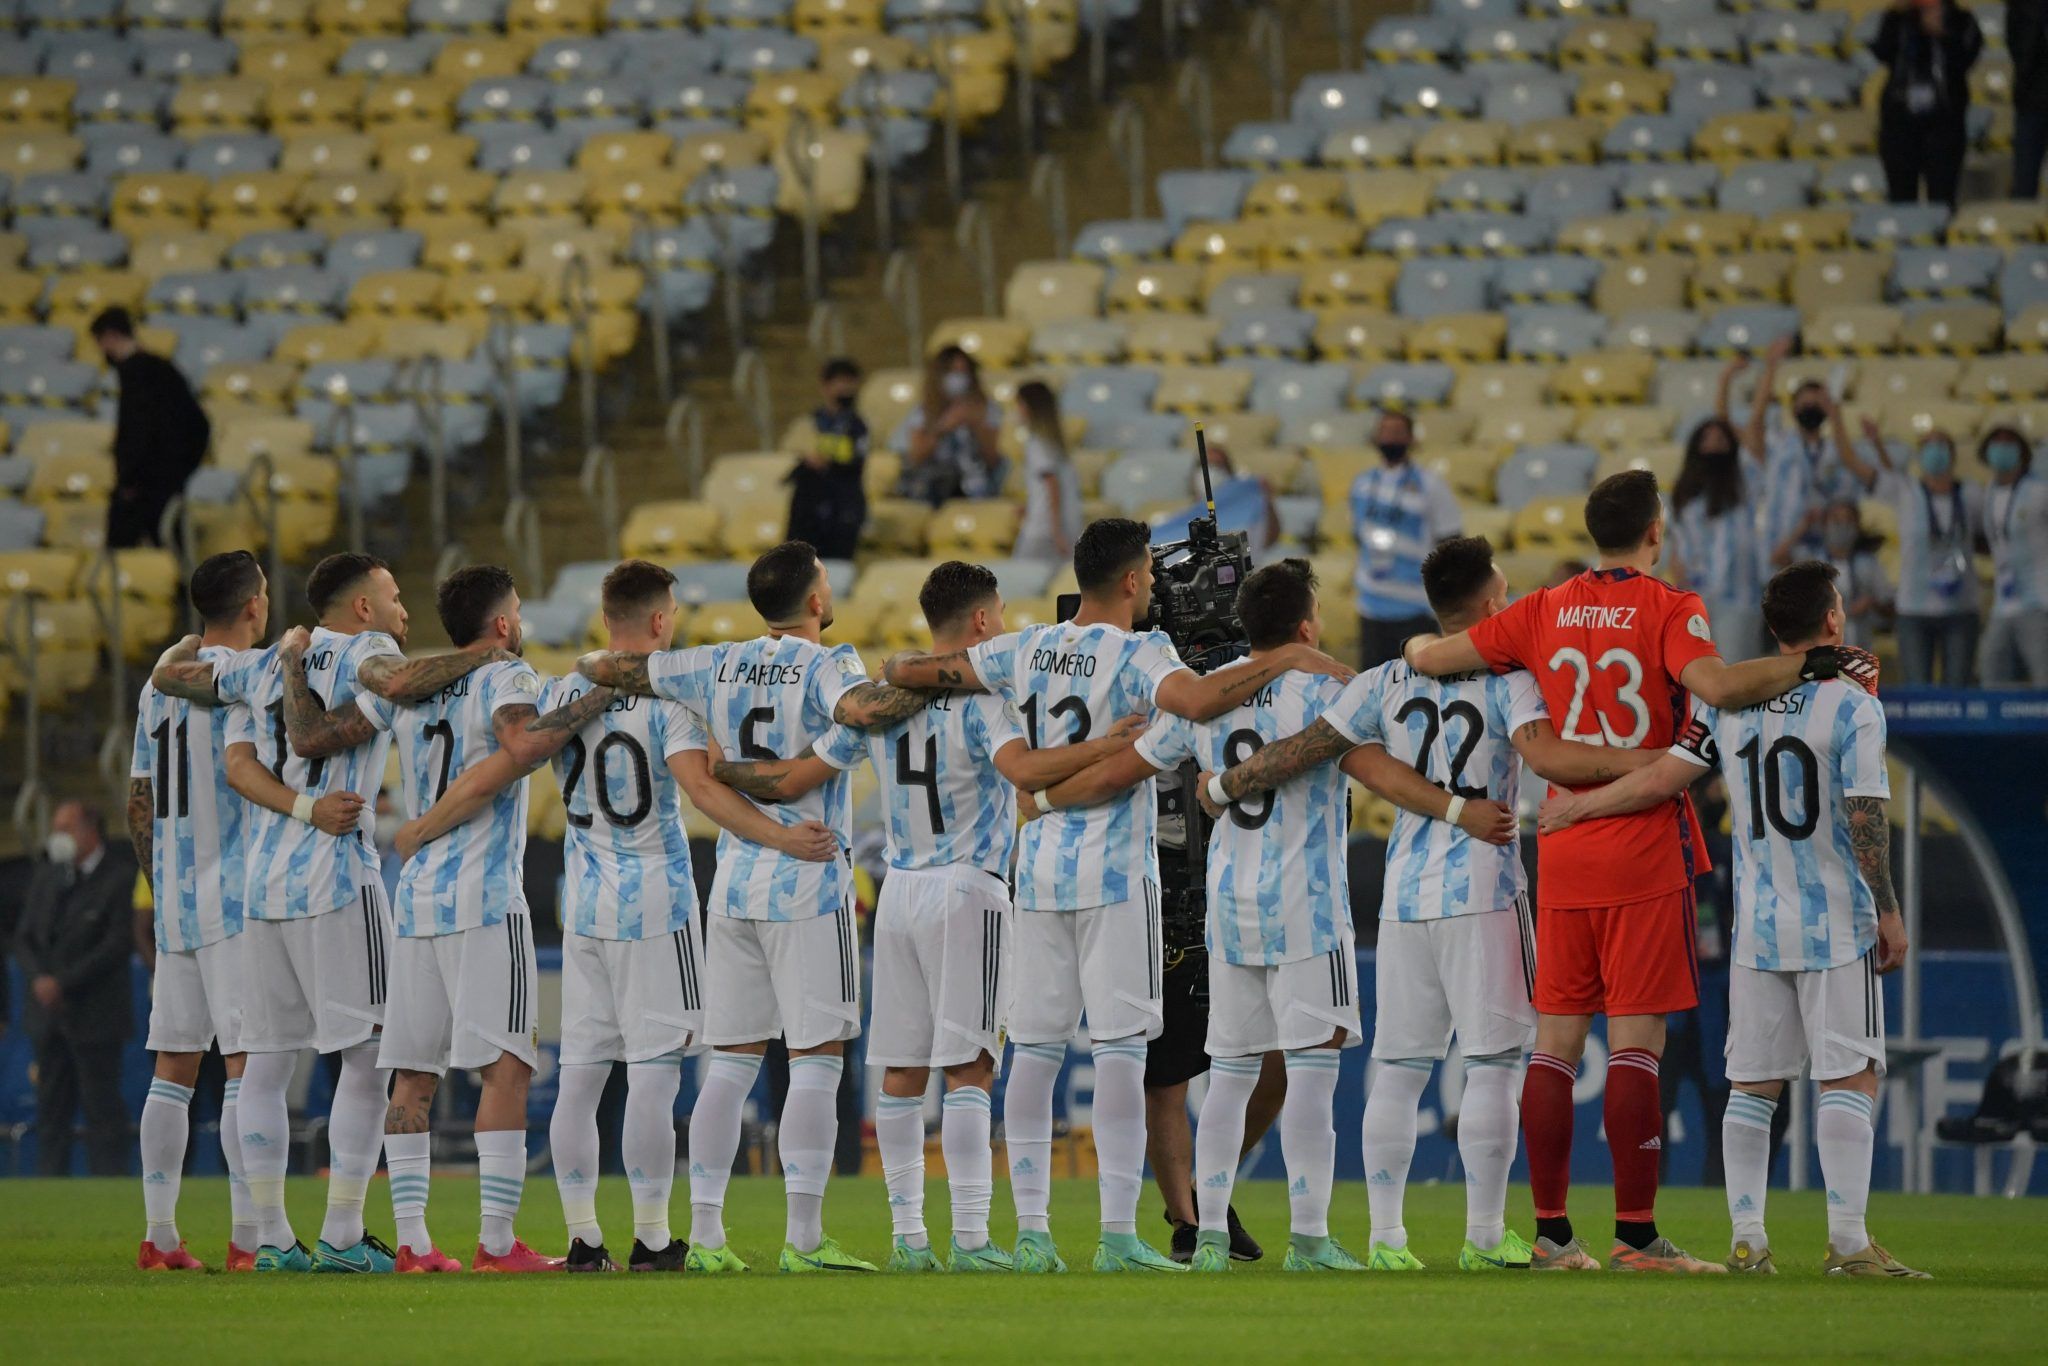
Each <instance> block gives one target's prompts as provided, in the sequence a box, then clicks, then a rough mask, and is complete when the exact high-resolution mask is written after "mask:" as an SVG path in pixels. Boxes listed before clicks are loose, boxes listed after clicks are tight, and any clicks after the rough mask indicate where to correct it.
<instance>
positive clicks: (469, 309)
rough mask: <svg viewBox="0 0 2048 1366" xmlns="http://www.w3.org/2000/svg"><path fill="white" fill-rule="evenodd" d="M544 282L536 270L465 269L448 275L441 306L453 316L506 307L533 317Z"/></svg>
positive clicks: (538, 305)
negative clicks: (457, 273) (456, 273)
mask: <svg viewBox="0 0 2048 1366" xmlns="http://www.w3.org/2000/svg"><path fill="white" fill-rule="evenodd" d="M437 278H438V277H437ZM541 285H542V280H541V277H540V276H539V275H538V274H537V273H535V272H533V271H526V270H471V271H464V272H462V273H461V274H459V275H450V276H448V277H446V279H445V281H444V283H443V284H442V287H441V290H440V294H439V299H440V306H441V307H442V308H443V309H445V310H446V311H447V312H448V314H449V315H450V316H454V315H457V314H465V313H476V314H488V313H489V312H490V311H491V310H492V309H494V308H507V309H510V310H511V311H512V312H513V313H514V314H516V315H518V316H521V317H530V316H534V315H536V314H537V313H538V312H539V307H540V291H541Z"/></svg>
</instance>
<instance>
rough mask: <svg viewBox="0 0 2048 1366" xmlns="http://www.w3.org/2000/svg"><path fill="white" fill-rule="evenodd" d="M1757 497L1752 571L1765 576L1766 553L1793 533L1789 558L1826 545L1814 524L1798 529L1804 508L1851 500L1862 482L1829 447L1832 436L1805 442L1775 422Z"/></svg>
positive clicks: (1815, 555) (1770, 565)
mask: <svg viewBox="0 0 2048 1366" xmlns="http://www.w3.org/2000/svg"><path fill="white" fill-rule="evenodd" d="M1764 450H1765V453H1766V454H1765V459H1764V470H1763V479H1764V487H1763V497H1762V498H1761V499H1759V500H1758V501H1757V506H1756V514H1757V546H1756V554H1757V575H1758V577H1759V578H1763V579H1768V578H1769V577H1770V576H1771V574H1772V573H1773V572H1774V571H1775V570H1776V568H1777V566H1776V564H1775V563H1774V562H1773V560H1772V556H1773V555H1775V554H1776V553H1777V549H1778V547H1779V545H1781V544H1783V543H1784V541H1785V540H1786V538H1787V537H1790V536H1792V535H1794V534H1795V533H1796V534H1798V535H1799V540H1798V542H1797V543H1796V544H1795V545H1794V546H1793V548H1792V558H1793V559H1794V560H1817V559H1820V558H1821V553H1822V551H1823V550H1824V549H1826V547H1825V545H1824V544H1823V542H1822V540H1821V531H1820V527H1819V526H1818V525H1816V526H1813V527H1810V528H1808V529H1807V530H1806V531H1804V532H1803V533H1802V532H1800V530H1799V523H1800V520H1801V519H1802V518H1804V517H1805V516H1806V514H1808V513H1809V512H1813V511H1815V510H1817V509H1820V508H1824V507H1826V506H1827V505H1828V504H1830V503H1841V502H1850V503H1854V502H1857V501H1859V500H1860V499H1861V498H1862V497H1863V485H1862V483H1861V482H1860V481H1859V480H1858V479H1857V478H1856V476H1855V475H1853V474H1851V473H1849V467H1848V466H1847V465H1845V464H1843V463H1842V457H1841V456H1840V455H1839V454H1837V453H1836V451H1835V443H1834V439H1833V438H1832V437H1827V436H1822V437H1818V438H1816V439H1815V440H1814V441H1813V442H1812V444H1810V445H1809V444H1808V442H1807V440H1806V436H1805V434H1804V433H1803V432H1801V431H1800V430H1799V428H1797V427H1796V426H1785V425H1780V426H1778V427H1777V428H1776V429H1775V430H1773V431H1772V432H1771V433H1770V434H1769V435H1768V436H1766V437H1765V438H1764Z"/></svg>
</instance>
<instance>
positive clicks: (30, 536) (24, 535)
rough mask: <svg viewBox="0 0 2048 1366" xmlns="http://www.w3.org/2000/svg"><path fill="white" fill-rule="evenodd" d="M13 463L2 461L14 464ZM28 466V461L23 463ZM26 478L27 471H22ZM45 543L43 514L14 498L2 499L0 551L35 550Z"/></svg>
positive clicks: (0, 502) (0, 501) (0, 506)
mask: <svg viewBox="0 0 2048 1366" xmlns="http://www.w3.org/2000/svg"><path fill="white" fill-rule="evenodd" d="M12 463H15V462H13V461H0V464H12ZM20 463H21V464H22V465H24V466H26V465H27V463H28V462H27V461H25V460H24V461H21V462H20ZM22 473H23V475H24V482H25V476H26V475H27V470H26V469H24V470H23V471H22ZM42 542H43V514H42V511H41V510H40V509H38V508H32V507H27V506H25V505H23V504H21V503H17V502H15V501H14V500H13V499H12V498H0V550H33V549H35V548H36V547H37V546H39V545H41V544H42Z"/></svg>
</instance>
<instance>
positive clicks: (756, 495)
mask: <svg viewBox="0 0 2048 1366" xmlns="http://www.w3.org/2000/svg"><path fill="white" fill-rule="evenodd" d="M793 463H794V462H793V461H792V460H791V459H790V458H789V456H787V455H785V454H783V453H782V452H779V451H756V452H750V453H745V454H736V455H721V456H719V457H718V458H717V459H716V460H714V461H712V462H711V468H710V469H709V470H708V471H706V473H705V477H704V486H703V488H702V489H701V490H700V491H699V496H700V497H701V498H702V499H703V500H704V501H705V502H707V503H709V504H711V505H712V506H713V507H715V508H719V509H721V510H723V509H725V508H727V507H729V506H731V505H734V504H737V503H740V502H744V501H747V500H752V499H760V498H763V497H768V496H770V495H773V494H776V493H777V492H778V491H779V490H781V489H782V486H783V481H784V479H786V478H787V477H788V475H789V471H790V468H791V466H792V464H793Z"/></svg>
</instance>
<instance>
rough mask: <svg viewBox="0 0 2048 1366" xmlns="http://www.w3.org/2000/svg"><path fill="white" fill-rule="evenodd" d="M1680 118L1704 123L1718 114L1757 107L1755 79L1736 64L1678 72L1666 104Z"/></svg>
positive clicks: (1742, 111) (1743, 111)
mask: <svg viewBox="0 0 2048 1366" xmlns="http://www.w3.org/2000/svg"><path fill="white" fill-rule="evenodd" d="M1665 107H1666V108H1667V109H1668V110H1669V111H1670V112H1671V113H1672V114H1674V115H1676V116H1678V117H1680V118H1689V119H1693V120H1695V121H1700V122H1704V121H1705V120H1707V119H1710V118H1714V117H1716V116H1718V115H1721V114H1743V113H1747V112H1749V111H1750V110H1752V109H1754V108H1756V107H1757V81H1756V76H1755V74H1754V73H1753V72H1751V71H1748V70H1746V69H1745V68H1743V67H1739V66H1729V65H1718V64H1717V65H1701V66H1698V67H1695V68H1693V69H1691V70H1688V71H1686V72H1684V73H1683V74H1681V75H1680V76H1679V77H1678V78H1677V79H1676V80H1675V81H1673V82H1672V85H1671V100H1670V103H1669V104H1668V105H1666V106H1665Z"/></svg>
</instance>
